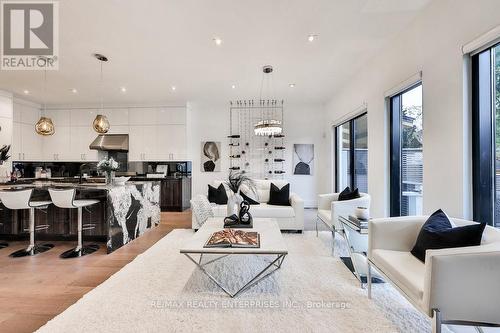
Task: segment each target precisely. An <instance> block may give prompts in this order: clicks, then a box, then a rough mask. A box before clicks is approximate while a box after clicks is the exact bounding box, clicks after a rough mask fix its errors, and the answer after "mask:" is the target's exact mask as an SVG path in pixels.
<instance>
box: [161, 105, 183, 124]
mask: <svg viewBox="0 0 500 333" xmlns="http://www.w3.org/2000/svg"><path fill="white" fill-rule="evenodd" d="M156 116H157V124H159V125H185V124H186V108H185V107H163V108H158V109H157V110H156Z"/></svg>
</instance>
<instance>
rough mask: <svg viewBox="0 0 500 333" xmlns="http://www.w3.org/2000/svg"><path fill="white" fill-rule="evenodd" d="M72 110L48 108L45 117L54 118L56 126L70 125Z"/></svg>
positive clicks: (53, 121)
mask: <svg viewBox="0 0 500 333" xmlns="http://www.w3.org/2000/svg"><path fill="white" fill-rule="evenodd" d="M70 116H71V111H70V110H46V111H45V117H48V118H50V119H52V123H53V124H54V126H55V127H56V131H57V127H59V126H70Z"/></svg>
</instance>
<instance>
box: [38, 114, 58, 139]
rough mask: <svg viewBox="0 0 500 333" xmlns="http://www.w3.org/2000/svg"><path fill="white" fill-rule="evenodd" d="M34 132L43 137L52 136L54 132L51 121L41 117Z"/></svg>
mask: <svg viewBox="0 0 500 333" xmlns="http://www.w3.org/2000/svg"><path fill="white" fill-rule="evenodd" d="M35 131H36V132H37V133H38V134H40V135H43V136H49V135H53V134H54V133H55V132H56V131H55V128H54V123H52V119H50V118H47V117H43V116H42V117H40V120H38V122H37V123H36V124H35Z"/></svg>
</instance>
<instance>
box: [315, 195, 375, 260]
mask: <svg viewBox="0 0 500 333" xmlns="http://www.w3.org/2000/svg"><path fill="white" fill-rule="evenodd" d="M338 199H339V193H329V194H320V195H319V196H318V216H317V219H316V235H318V222H319V221H321V222H323V223H324V224H325V225H326V226H327V227H328V229H330V231H331V232H332V237H333V239H334V241H335V232H340V233H342V232H343V230H344V227H343V226H342V223H340V221H339V216H346V217H347V216H349V215H352V214H354V210H355V209H356V207H366V208H368V209H370V201H371V198H370V195H369V194H367V193H360V197H359V198H357V199H352V200H343V201H338ZM333 247H334V243H332V253H333Z"/></svg>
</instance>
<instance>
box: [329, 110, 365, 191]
mask: <svg viewBox="0 0 500 333" xmlns="http://www.w3.org/2000/svg"><path fill="white" fill-rule="evenodd" d="M364 116H366V119H367V125H368V110H365V111H363V112H362V113H360V114H358V115H356V116H355V117H353V118H350V119H348V120H346V121H344V122H342V123H340V124H337V125H335V126H334V141H333V144H334V154H335V168H334V170H335V171H334V174H335V192H337V193H338V192H340V191H342V190H343V189H341V188H339V178H338V177H339V174H338V170H337V169H338V158H339V151H338V150H339V149H338V148H339V146H338V144H339V142H338V137H339V128H340V127H341V126H343V125H345V124H349V142H350V145H349V168H350V170H351V176H350V179H349V185H348V186H349V187H350V188H351V189H353V188H355V186H356V168H355V167H356V161H355V160H354V159H355V157H354V156H355V150H356V149H355V144H354V143H355V130H356V127H355V126H354V124H355V120H357V119H359V118H362V117H364ZM366 131H367V132H368V126H367V128H366ZM367 141H368V138H367Z"/></svg>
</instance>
